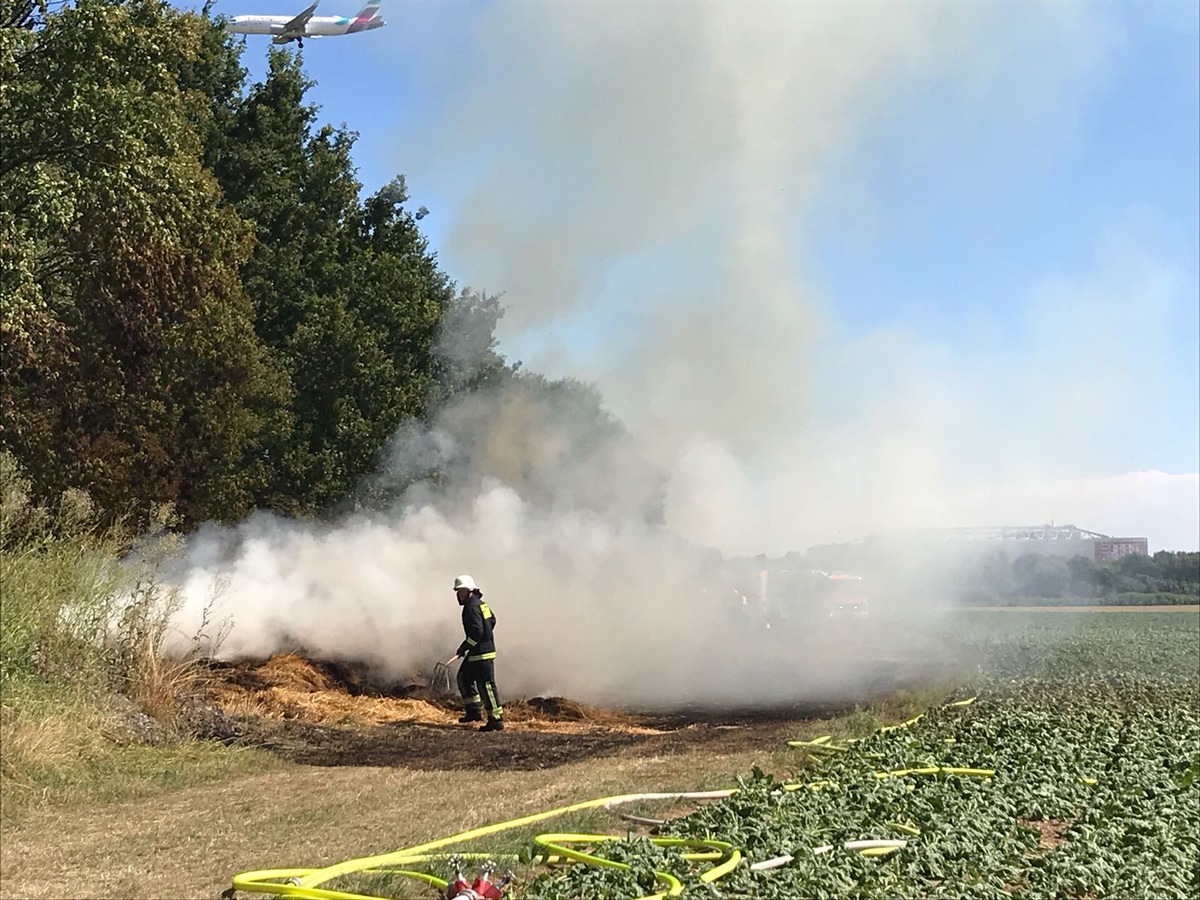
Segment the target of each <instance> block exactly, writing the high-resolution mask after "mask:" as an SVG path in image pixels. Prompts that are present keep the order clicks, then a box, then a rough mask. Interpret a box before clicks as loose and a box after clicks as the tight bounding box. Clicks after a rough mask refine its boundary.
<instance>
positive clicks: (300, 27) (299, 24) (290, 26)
mask: <svg viewBox="0 0 1200 900" xmlns="http://www.w3.org/2000/svg"><path fill="white" fill-rule="evenodd" d="M320 2H321V0H316V2H314V3H313V5H312V6H310V7H309V8H308V9H306V10H305V11H304V12H302V13H300V15H298V16H296V18H294V19H292V20H291V21H290V22H288V23H287V24H286V25H284V26H283V33H284V34H304V26H305V25H307V24H308V20H309V19H311V18H312V17H313V13H314V12H316V10H317V3H320Z"/></svg>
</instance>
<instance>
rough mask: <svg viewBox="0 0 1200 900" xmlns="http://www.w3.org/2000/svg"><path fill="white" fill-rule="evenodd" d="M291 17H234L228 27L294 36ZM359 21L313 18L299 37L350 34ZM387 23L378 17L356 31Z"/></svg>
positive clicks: (237, 31) (243, 31) (234, 31)
mask: <svg viewBox="0 0 1200 900" xmlns="http://www.w3.org/2000/svg"><path fill="white" fill-rule="evenodd" d="M291 19H292V17H291V16H234V17H233V18H232V19H231V20H230V22H229V24H228V25H227V26H226V29H225V30H226V31H228V32H229V33H231V34H272V35H283V34H288V35H289V36H290V35H291V34H292V33H291V32H288V31H286V28H287V24H288V23H289V22H290V21H291ZM356 22H357V20H356V19H354V18H351V17H348V16H313V17H312V18H311V19H309V20H308V21H307V22H306V23H305V24H304V31H303V32H302V33H300V34H298V35H296V36H297V37H329V36H332V35H338V34H348V33H349V32H350V30H351V28H350V26H351V25H353V24H356ZM385 24H386V23H385V22H384V21H383V19H380V18H378V17H376V18H374V19H370V20H368V21H366V22H363V23H361V26H360V27H359V28H357V29H354V30H355V31H372V30H374V29H376V28H382V27H383V26H384V25H385Z"/></svg>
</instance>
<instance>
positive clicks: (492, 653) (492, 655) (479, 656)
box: [467, 650, 496, 660]
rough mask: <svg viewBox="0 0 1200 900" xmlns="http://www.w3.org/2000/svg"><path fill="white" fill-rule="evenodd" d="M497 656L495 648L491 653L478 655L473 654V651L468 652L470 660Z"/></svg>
mask: <svg viewBox="0 0 1200 900" xmlns="http://www.w3.org/2000/svg"><path fill="white" fill-rule="evenodd" d="M495 658H496V651H495V650H493V651H492V652H491V653H480V654H478V655H476V654H472V653H468V654H467V659H468V660H481V659H495Z"/></svg>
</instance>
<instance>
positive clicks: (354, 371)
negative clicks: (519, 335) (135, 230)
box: [206, 51, 502, 513]
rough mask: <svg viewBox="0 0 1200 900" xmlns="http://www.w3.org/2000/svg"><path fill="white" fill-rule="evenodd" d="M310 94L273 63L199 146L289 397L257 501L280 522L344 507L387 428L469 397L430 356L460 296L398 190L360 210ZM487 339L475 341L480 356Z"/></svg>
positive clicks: (336, 144) (346, 152) (344, 145)
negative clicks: (246, 249) (227, 211)
mask: <svg viewBox="0 0 1200 900" xmlns="http://www.w3.org/2000/svg"><path fill="white" fill-rule="evenodd" d="M223 71H229V67H228V65H226V66H225V67H224V69H223ZM310 87H311V82H310V81H309V80H308V79H307V78H306V77H305V76H304V74H303V72H302V71H301V69H300V66H299V63H298V61H297V58H296V57H293V56H292V55H290V54H288V53H286V52H283V51H273V52H272V53H271V55H270V58H269V71H268V73H267V75H266V78H265V79H264V81H263V82H262V83H261V84H256V85H254V86H253V87H252V88H251V89H250V90H249V92H248V93H247V94H246V95H245V97H243V98H237V99H234V100H233V101H232V102H231V103H230V106H229V114H228V116H227V117H226V119H225V127H224V132H223V133H213V134H212V135H211V136H210V142H209V145H208V147H207V148H206V158H207V159H208V162H209V164H210V165H211V167H212V169H213V171H214V173H215V174H216V175H217V177H218V179H219V180H220V182H221V185H222V187H223V188H224V191H225V195H226V197H228V198H229V200H230V201H231V202H232V203H233V204H234V206H235V208H236V209H237V210H238V212H239V213H240V214H241V215H242V216H244V217H245V218H246V219H247V220H249V221H250V222H252V223H253V225H254V229H255V234H256V238H257V240H256V243H255V247H254V252H253V254H252V256H251V257H250V259H249V260H248V261H247V262H246V264H245V266H244V267H243V269H242V281H243V284H244V285H245V286H246V289H247V291H248V293H249V294H250V296H251V298H252V299H253V301H254V306H255V311H256V319H255V327H256V330H257V332H258V334H259V336H260V337H261V338H262V339H263V340H264V341H265V342H266V343H267V344H268V345H269V346H270V347H271V348H272V349H273V350H274V351H275V353H276V355H277V357H278V359H279V360H280V362H281V364H282V366H283V367H284V368H285V369H286V371H287V374H288V377H289V380H290V383H291V386H292V389H293V398H292V402H291V412H292V414H293V423H294V425H293V430H292V432H291V433H290V434H288V435H287V436H286V437H285V438H283V439H281V440H280V441H279V442H278V444H277V445H276V446H274V447H272V448H271V450H270V453H269V456H270V458H271V460H272V467H273V473H272V474H273V478H272V483H271V487H270V490H269V491H268V492H267V493H266V494H265V495H264V496H263V497H262V503H263V505H267V506H270V507H273V508H275V509H279V510H284V511H288V512H294V513H304V512H313V511H316V510H319V509H321V508H323V507H326V506H328V505H329V504H331V503H333V502H335V501H337V500H338V499H340V498H342V497H345V496H347V495H348V494H349V493H350V491H351V490H352V489H353V487H354V485H355V484H356V482H357V481H358V480H359V479H360V478H361V477H362V476H363V475H364V474H365V473H367V472H368V471H369V470H370V468H371V466H372V464H373V460H374V457H375V454H376V452H377V451H378V450H379V448H380V447H381V446H382V445H383V444H384V443H385V442H386V440H387V438H388V437H389V436H390V435H391V434H392V433H393V432H394V431H395V430H396V428H397V427H398V426H399V425H400V423H401V422H404V421H406V420H410V419H414V418H417V417H420V416H422V415H424V414H426V412H427V411H428V409H429V406H430V403H431V401H434V400H437V399H439V398H444V397H445V396H448V395H449V394H452V393H454V392H455V391H457V390H461V389H466V388H468V387H470V384H469V383H467V382H464V381H461V380H456V378H455V377H453V376H452V374H451V373H447V372H446V371H445V369H446V365H445V364H444V363H443V362H441V361H440V360H439V356H438V352H437V351H438V337H439V334H440V333H441V330H442V325H443V319H444V317H445V316H446V314H447V312H448V311H451V310H452V309H455V308H456V304H457V305H459V306H463V305H465V306H468V307H469V306H470V304H471V302H473V297H472V296H471V295H462V303H458V299H459V298H456V294H455V287H454V285H453V284H452V283H451V282H450V280H449V279H448V278H447V277H446V276H445V275H444V274H443V273H442V272H440V271H439V270H438V268H437V264H436V260H435V258H434V256H433V254H432V253H431V252H430V251H429V248H428V245H427V242H426V240H425V238H424V237H423V236H422V235H421V234H420V231H419V230H418V227H417V224H416V223H417V221H418V220H419V219H420V218H421V216H422V215H423V210H418V211H416V212H410V211H409V210H408V209H406V207H405V203H406V202H407V200H408V194H407V191H406V189H405V184H404V180H403V178H397V179H395V180H394V181H392V182H391V183H389V184H387V185H385V186H384V187H383V188H381V189H380V190H379V191H378V192H376V193H375V194H374V195H373V196H370V197H368V198H367V199H366V200H365V201H360V199H359V195H360V190H361V185H360V184H359V182H358V181H357V180H356V178H355V174H354V168H353V163H352V160H351V157H350V151H351V148H352V146H353V143H354V135H353V134H351V133H350V132H347V131H344V130H341V129H335V128H332V127H330V126H328V125H324V126H318V125H317V123H316V117H317V110H316V107H314V106H312V105H310V104H307V103H305V101H304V96H305V93H306V92H307V90H308V89H309V88H310ZM492 324H493V326H494V320H493V322H492ZM491 341H492V339H491V332H490V331H489V332H488V341H487V342H486V343H485V345H484V347H483V348H482V352H484V353H485V354H486V353H488V352H490V351H491V349H492V343H491ZM492 362H493V363H494V364H497V365H502V361H499V358H498V357H495V356H494V354H493V357H492ZM439 375H442V376H445V377H441V378H440V379H439Z"/></svg>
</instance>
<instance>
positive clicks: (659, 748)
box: [0, 716, 805, 898]
mask: <svg viewBox="0 0 1200 900" xmlns="http://www.w3.org/2000/svg"><path fill="white" fill-rule="evenodd" d="M677 724H678V723H677ZM804 729H805V722H804V719H803V718H802V717H787V716H783V717H758V718H755V719H744V720H738V719H737V718H730V717H720V716H717V717H712V718H710V719H709V720H706V721H705V720H701V721H694V722H692V723H690V724H686V725H679V727H675V728H674V729H673V730H669V731H665V732H663V733H657V734H654V733H652V734H645V733H643V734H629V733H620V732H618V733H614V734H608V735H605V734H603V733H596V734H542V733H536V732H531V731H519V730H513V731H505V732H502V733H497V734H479V733H476V732H473V731H466V730H464V729H461V728H457V727H450V726H428V725H399V724H388V725H381V726H377V727H373V728H356V729H347V728H341V729H339V728H332V727H321V726H315V725H312V724H304V723H295V724H294V725H291V726H289V727H287V728H284V729H283V731H282V732H281V733H280V735H279V737H278V739H277V745H276V752H278V753H280V754H281V755H284V756H286V757H290V758H292V759H295V760H298V762H297V763H296V764H295V765H289V766H287V767H286V768H285V769H284V770H283V771H280V772H273V773H270V774H264V775H259V776H251V777H246V778H241V779H238V780H235V781H231V782H227V783H221V784H213V785H207V786H199V787H192V788H187V789H183V790H179V791H175V792H172V793H168V794H162V795H158V796H156V797H154V798H151V799H144V800H137V801H131V802H125V803H118V804H109V805H101V806H95V807H86V808H66V809H57V810H45V811H42V812H40V813H36V814H34V815H32V816H31V817H30V818H29V819H28V820H27V821H25V822H23V823H22V825H21V826H20V827H19V828H15V829H6V830H5V833H4V835H3V842H2V843H0V895H3V896H4V897H172V898H175V897H205V898H215V897H216V896H217V895H218V894H219V893H220V892H221V891H222V890H223V889H225V888H227V887H228V886H229V879H230V877H231V876H232V875H233V874H235V873H236V872H239V871H244V870H248V869H259V868H275V867H287V866H309V867H315V866H321V865H328V864H331V863H334V862H337V861H339V860H342V859H348V858H352V857H358V856H363V855H367V854H372V853H381V852H385V851H389V850H395V849H398V848H401V847H404V846H408V845H411V844H414V843H418V842H421V841H424V840H428V839H432V838H436V837H440V836H443V835H447V834H453V833H456V832H458V831H460V830H463V829H466V828H472V827H476V826H479V825H482V824H486V823H488V822H493V821H497V820H502V819H507V818H511V817H514V816H518V815H523V814H527V813H531V812H536V811H540V810H544V809H549V808H552V807H555V806H559V805H562V804H566V803H571V802H574V801H578V800H585V799H590V798H592V797H600V796H606V795H609V794H614V793H625V792H630V791H650V790H695V789H705V788H712V787H720V786H728V779H729V777H730V775H731V774H732V773H736V772H739V771H746V770H748V769H749V768H750V767H751V766H753V765H761V766H764V767H765V768H768V769H769V768H771V763H772V757H773V754H774V758H775V761H776V762H778V761H779V759H780V758H781V751H782V748H783V746H784V741H785V740H786V739H787V738H789V737H793V736H795V735H797V734H800V733H803V732H804ZM781 774H782V773H781ZM614 821H615V820H614Z"/></svg>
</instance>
